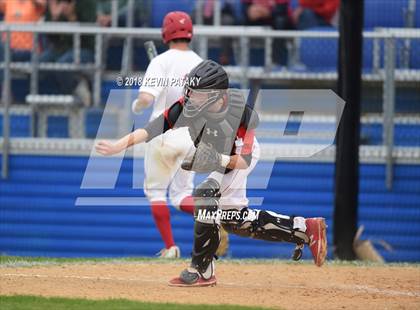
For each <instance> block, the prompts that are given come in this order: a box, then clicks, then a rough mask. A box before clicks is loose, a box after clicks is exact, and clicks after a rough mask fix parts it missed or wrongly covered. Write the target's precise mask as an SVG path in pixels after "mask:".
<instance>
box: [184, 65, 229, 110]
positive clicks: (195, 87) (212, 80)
mask: <svg viewBox="0 0 420 310" xmlns="http://www.w3.org/2000/svg"><path fill="white" fill-rule="evenodd" d="M186 81H187V83H186V84H185V86H184V99H185V100H184V109H183V111H182V113H183V114H184V116H185V117H196V116H197V115H198V114H200V113H201V112H202V111H205V110H207V108H208V107H209V106H211V105H212V104H213V103H215V102H216V101H217V100H219V99H220V98H222V97H223V96H224V94H225V93H226V90H227V88H228V87H229V78H228V75H227V73H226V71H225V70H224V69H223V67H222V66H221V65H219V64H218V63H217V62H215V61H213V60H204V61H202V62H201V63H199V64H198V65H197V66H196V67H195V68H194V69H192V70H191V72H190V73H189V74H188V76H187V78H186Z"/></svg>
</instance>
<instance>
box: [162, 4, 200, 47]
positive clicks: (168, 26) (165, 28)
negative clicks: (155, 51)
mask: <svg viewBox="0 0 420 310" xmlns="http://www.w3.org/2000/svg"><path fill="white" fill-rule="evenodd" d="M192 36H193V26H192V21H191V17H190V16H189V15H188V14H187V13H185V12H181V11H174V12H169V13H168V14H166V16H165V18H164V19H163V24H162V39H163V43H165V44H166V43H168V42H169V41H171V40H174V39H191V38H192Z"/></svg>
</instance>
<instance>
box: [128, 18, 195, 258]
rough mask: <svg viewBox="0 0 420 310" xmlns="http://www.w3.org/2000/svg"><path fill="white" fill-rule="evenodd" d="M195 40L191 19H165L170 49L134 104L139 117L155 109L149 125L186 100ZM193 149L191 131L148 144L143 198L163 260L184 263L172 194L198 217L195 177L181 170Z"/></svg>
mask: <svg viewBox="0 0 420 310" xmlns="http://www.w3.org/2000/svg"><path fill="white" fill-rule="evenodd" d="M192 36H193V26H192V21H191V18H190V16H189V15H188V14H187V13H185V12H180V11H174V12H170V13H168V14H167V15H166V16H165V18H164V19H163V25H162V40H163V42H164V43H165V44H168V46H169V49H168V50H167V51H166V52H164V53H162V54H160V55H158V56H156V57H155V58H153V59H152V60H151V62H150V64H149V66H148V68H147V70H146V73H145V76H144V78H143V84H142V86H141V87H140V90H139V95H138V98H137V99H136V100H135V101H134V102H133V106H132V110H133V112H134V113H137V114H138V113H141V112H142V110H143V109H146V108H148V107H149V106H150V105H151V104H152V103H153V111H152V115H151V118H150V121H153V120H154V119H156V118H157V117H158V116H159V115H160V114H162V113H163V111H164V110H165V109H166V108H167V107H168V106H169V105H170V104H172V103H174V102H175V101H177V100H178V99H179V98H180V97H181V96H182V89H183V83H184V79H185V76H186V75H187V74H188V73H189V72H190V71H191V69H192V68H194V67H195V66H196V65H197V64H199V63H200V62H201V61H202V59H201V58H200V56H198V55H197V54H196V53H195V52H194V51H192V50H190V48H189V43H190V41H191V38H192ZM192 146H193V144H192V142H191V139H190V137H189V134H188V131H187V129H186V128H179V129H176V130H170V131H168V132H166V134H165V135H163V136H160V137H157V138H156V139H153V140H152V141H150V143H148V144H147V146H146V150H145V158H144V161H145V163H144V170H145V171H144V172H145V181H144V193H145V195H146V197H147V198H148V200H149V201H150V204H151V211H152V215H153V218H154V221H155V223H156V226H157V228H158V230H159V232H160V235H161V237H162V240H163V242H164V244H165V247H164V248H163V249H162V250H161V251H160V252H159V254H160V257H162V258H177V257H180V255H181V254H180V250H179V247H178V246H176V245H175V242H174V238H173V235H172V229H171V223H170V213H169V208H168V206H167V198H166V197H167V192H168V189H169V198H170V200H171V202H172V205H173V206H175V208H177V209H179V210H181V211H184V212H187V213H190V214H193V213H194V209H193V202H192V198H191V193H192V188H193V178H194V174H193V172H192V171H186V170H182V169H179V168H180V165H181V161H182V158H184V157H185V155H186V154H187V152H188V151H189V150H190V148H191V147H192Z"/></svg>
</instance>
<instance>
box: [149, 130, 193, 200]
mask: <svg viewBox="0 0 420 310" xmlns="http://www.w3.org/2000/svg"><path fill="white" fill-rule="evenodd" d="M193 150H194V144H193V142H192V141H191V137H190V134H189V132H188V128H186V127H184V128H178V129H170V130H168V131H167V132H165V133H164V134H162V135H160V136H158V137H156V138H154V139H153V140H151V141H150V142H149V143H147V144H146V149H145V156H144V172H145V178H144V193H145V195H146V196H147V198H148V199H149V201H150V202H155V201H165V202H166V201H167V192H168V190H169V198H170V201H171V203H172V204H173V205H174V206H175V207H176V208H179V204H180V202H181V201H182V199H184V198H185V197H186V196H189V195H191V194H192V191H193V188H194V184H193V180H194V172H191V171H186V170H183V169H181V163H182V161H183V160H184V158H185V157H187V155H188V154H189V152H190V151H193Z"/></svg>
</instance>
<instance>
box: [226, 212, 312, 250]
mask: <svg viewBox="0 0 420 310" xmlns="http://www.w3.org/2000/svg"><path fill="white" fill-rule="evenodd" d="M242 213H243V214H244V218H243V219H242V221H241V222H240V223H225V222H224V223H222V226H223V228H224V229H226V231H228V232H230V233H233V234H236V235H240V236H243V237H251V238H254V239H261V240H266V241H277V242H279V241H283V242H292V243H295V244H304V243H308V241H309V238H308V236H307V235H306V234H305V231H306V226H305V219H304V218H302V217H289V216H286V215H281V214H277V213H275V212H271V211H264V210H253V209H249V208H244V209H243V210H242Z"/></svg>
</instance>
